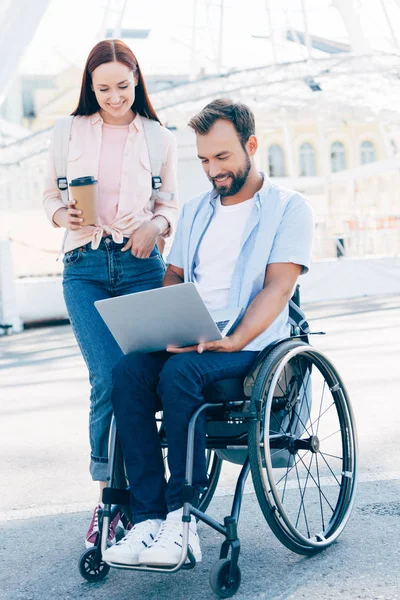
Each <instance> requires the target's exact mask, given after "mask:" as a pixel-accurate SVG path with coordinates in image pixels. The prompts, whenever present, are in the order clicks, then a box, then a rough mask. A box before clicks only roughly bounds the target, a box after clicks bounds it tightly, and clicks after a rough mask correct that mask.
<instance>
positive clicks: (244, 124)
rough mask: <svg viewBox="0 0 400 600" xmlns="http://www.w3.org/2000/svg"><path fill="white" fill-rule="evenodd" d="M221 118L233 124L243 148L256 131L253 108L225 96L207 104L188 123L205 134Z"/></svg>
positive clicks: (201, 133) (198, 131)
mask: <svg viewBox="0 0 400 600" xmlns="http://www.w3.org/2000/svg"><path fill="white" fill-rule="evenodd" d="M219 119H224V120H225V121H230V122H231V123H232V124H233V126H234V127H235V129H236V132H237V134H238V136H239V140H240V143H241V144H242V146H243V148H244V147H245V144H246V142H247V140H248V139H249V137H250V136H251V135H254V134H255V132H256V125H255V119H254V114H253V112H252V110H251V109H250V108H249V107H248V106H247V105H246V104H242V103H241V102H232V100H229V99H224V98H218V99H217V100H213V101H212V102H210V103H209V104H207V106H205V107H204V108H203V110H201V111H200V112H199V114H197V115H195V116H194V117H192V118H191V119H190V121H189V123H188V125H189V127H191V128H192V129H193V130H194V131H195V132H196V133H198V134H200V135H205V134H206V133H208V132H209V131H210V129H211V127H212V126H213V125H214V123H215V121H218V120H219Z"/></svg>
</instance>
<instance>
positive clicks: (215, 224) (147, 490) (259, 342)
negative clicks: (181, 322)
mask: <svg viewBox="0 0 400 600" xmlns="http://www.w3.org/2000/svg"><path fill="white" fill-rule="evenodd" d="M189 125H190V127H191V128H192V129H193V130H194V131H195V133H196V138H197V149H198V156H199V158H200V160H201V162H202V165H203V168H204V171H205V173H206V175H207V177H208V178H209V180H210V181H211V183H212V186H213V189H212V190H211V191H208V192H207V193H205V194H203V195H201V196H199V197H196V198H194V199H193V200H191V201H189V202H187V203H186V204H185V205H184V206H183V208H182V213H181V217H180V221H179V224H178V228H177V231H176V235H175V240H174V243H173V247H172V249H171V252H170V254H169V257H168V263H169V264H168V269H167V272H166V275H165V279H164V283H163V285H165V286H167V285H175V284H179V283H183V282H186V281H191V282H194V283H195V285H196V286H197V288H198V291H199V293H200V295H201V297H202V299H203V300H204V302H205V304H206V306H207V307H208V308H209V310H211V311H213V310H217V309H224V308H228V307H239V308H240V309H241V311H242V313H241V314H242V318H241V320H240V322H239V325H238V326H237V327H236V328H235V329H234V331H233V333H231V334H230V335H227V336H226V337H224V338H223V339H221V340H219V341H216V342H209V343H202V344H199V345H198V346H195V347H188V348H173V347H169V348H168V349H167V351H166V352H156V353H151V354H140V353H132V354H129V355H127V356H125V357H124V358H123V359H121V361H120V362H119V363H118V365H117V366H116V368H115V370H114V390H113V396H112V402H113V407H114V414H115V418H116V422H117V427H118V431H119V436H120V440H121V444H122V449H123V454H124V459H125V465H126V471H127V475H128V479H129V483H130V490H131V509H132V515H133V522H134V523H135V525H134V527H133V528H132V529H131V531H130V532H129V534H128V535H127V536H126V537H125V538H124V539H123V540H121V541H120V542H118V543H117V544H116V545H114V546H112V547H110V548H108V549H107V550H106V551H105V553H104V559H105V560H106V561H109V562H113V563H119V564H126V565H139V564H145V565H175V564H177V562H178V561H179V558H180V555H181V547H182V507H183V500H182V491H183V487H184V484H185V464H186V446H187V435H188V424H189V420H190V418H191V416H192V415H193V413H194V412H195V411H196V409H198V408H199V407H200V406H201V405H202V404H204V402H205V400H204V395H203V390H204V388H205V387H206V386H207V385H209V384H210V383H212V382H216V381H219V380H223V379H228V378H232V377H235V378H238V377H243V378H244V377H245V376H246V375H247V373H248V372H249V370H250V368H251V366H252V364H253V363H254V360H255V358H256V357H257V354H258V353H259V352H260V351H261V350H263V349H264V348H265V347H266V346H268V345H269V344H271V343H272V342H274V341H276V340H278V339H282V338H285V337H288V335H289V324H288V301H289V299H290V297H291V295H292V293H293V290H294V287H295V285H296V281H297V278H298V276H299V275H300V274H301V273H306V272H307V271H308V268H309V264H310V254H311V246H312V238H313V227H314V226H313V211H312V208H311V206H310V204H309V203H308V201H307V200H306V199H305V198H304V197H303V196H301V195H300V194H298V193H297V192H293V191H290V190H287V189H282V188H279V187H278V186H276V185H274V184H272V183H271V182H270V181H269V179H268V177H267V176H266V175H265V174H264V173H260V172H259V171H258V170H257V168H256V164H255V154H256V152H257V147H258V143H257V138H256V136H255V122H254V115H253V113H252V111H251V110H250V109H249V108H248V107H247V106H246V105H244V104H239V103H232V102H231V101H229V100H222V99H220V100H215V101H213V102H211V103H210V104H208V105H207V106H206V107H205V108H204V109H203V110H202V111H201V112H200V113H199V114H198V115H196V116H195V117H193V118H192V119H191V120H190V122H189ZM138 318H140V316H138ZM149 327H151V323H149ZM160 401H161V403H162V408H163V421H164V424H165V429H166V436H167V441H168V465H169V471H170V478H169V480H168V482H166V480H165V470H164V462H163V456H162V452H161V448H160V438H159V434H158V430H157V424H156V420H155V413H156V412H157V410H159V406H160ZM205 457H206V418H205V415H204V413H202V416H201V417H199V420H198V424H197V429H196V437H195V454H194V463H193V486H195V487H196V488H197V489H199V490H201V489H202V487H204V486H207V470H206V459H205ZM189 531H190V533H189V545H190V549H191V551H192V553H193V555H194V557H195V559H196V561H200V560H201V549H200V543H199V538H198V536H197V532H196V522H195V520H194V518H193V516H192V521H191V523H190V528H189Z"/></svg>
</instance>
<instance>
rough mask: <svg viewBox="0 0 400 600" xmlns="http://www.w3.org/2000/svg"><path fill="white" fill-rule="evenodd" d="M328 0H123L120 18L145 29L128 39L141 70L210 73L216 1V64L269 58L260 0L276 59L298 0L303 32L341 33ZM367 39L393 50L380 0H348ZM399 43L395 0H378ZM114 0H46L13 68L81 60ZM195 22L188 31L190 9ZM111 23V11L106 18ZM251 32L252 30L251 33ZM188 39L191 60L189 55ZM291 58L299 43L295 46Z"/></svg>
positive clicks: (39, 68)
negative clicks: (138, 37)
mask: <svg viewBox="0 0 400 600" xmlns="http://www.w3.org/2000/svg"><path fill="white" fill-rule="evenodd" d="M334 1H335V0H146V2H143V1H140V2H139V0H128V2H127V8H126V11H125V15H124V19H123V23H122V26H123V27H126V28H139V29H140V28H143V29H150V35H149V37H148V39H146V40H131V41H129V44H130V46H131V47H132V49H133V50H134V52H135V53H136V55H137V57H138V60H139V63H140V64H141V67H142V69H143V71H144V72H145V74H148V75H149V74H159V73H165V74H182V75H183V74H184V75H187V74H188V73H189V72H193V71H195V72H196V73H197V74H198V73H200V72H202V73H204V74H209V73H215V72H216V71H217V65H218V56H219V28H220V14H221V9H220V7H221V3H222V4H223V6H224V11H223V14H224V19H223V36H222V40H223V41H222V47H221V48H222V52H221V59H222V70H225V71H226V70H230V69H237V68H245V67H251V66H258V65H263V64H268V63H270V62H271V61H272V52H271V45H270V43H269V41H268V40H267V39H265V37H264V38H262V37H259V36H268V35H269V33H270V28H269V20H268V14H267V11H266V5H267V2H269V6H270V8H271V20H272V24H273V29H274V31H275V33H274V39H275V43H276V53H277V58H278V61H284V60H287V59H288V57H287V55H286V53H285V50H284V48H283V45H282V42H281V40H282V36H283V33H282V32H283V31H284V30H285V29H287V28H288V27H293V28H296V29H300V30H304V21H303V13H302V10H301V8H302V3H303V4H304V6H305V7H306V9H307V15H308V27H309V31H310V33H313V34H316V35H319V36H322V37H328V38H331V39H336V40H339V41H348V35H347V31H346V28H345V26H344V23H343V21H342V19H341V16H340V14H339V12H338V11H337V10H336V8H334V6H332V4H333V2H334ZM354 2H355V3H356V6H357V7H358V10H359V15H360V20H361V21H362V23H363V27H364V30H365V33H366V35H367V37H368V39H369V40H370V42H371V43H372V46H373V47H378V48H380V49H385V50H389V51H390V50H393V48H394V42H393V39H392V37H391V32H390V29H389V27H388V25H387V22H386V20H385V15H384V12H383V10H382V5H381V0H354ZM384 2H385V6H386V9H387V11H388V14H389V17H390V19H391V22H392V24H393V28H394V30H395V31H396V32H397V35H398V37H399V44H400V0H384ZM107 4H109V5H110V6H117V5H123V1H120V2H118V0H110V2H108V1H107V0H68V2H66V0H52V1H51V2H50V5H49V7H48V9H47V12H46V13H45V15H44V17H43V19H42V22H41V24H40V26H39V28H38V29H37V31H36V34H35V36H34V38H33V40H32V42H31V44H30V46H29V48H28V50H27V52H26V53H25V56H24V58H23V60H22V63H21V65H20V72H22V73H28V74H53V73H57V72H60V71H61V70H62V69H64V68H65V67H68V66H69V65H73V64H75V65H78V66H79V67H80V68H81V67H83V65H84V62H85V59H86V56H87V54H88V52H89V51H90V49H91V48H92V46H93V45H94V44H95V43H96V42H97V41H98V40H99V39H102V38H103V37H104V16H105V9H106V5H107ZM195 7H196V27H195V37H194V38H193V15H194V9H195ZM112 23H113V20H112V15H111V16H110V13H109V19H108V24H109V25H111V24H112ZM254 36H257V37H254ZM193 39H194V40H195V50H196V52H195V61H193V60H192V57H193V55H192V49H193ZM296 56H298V58H303V57H304V58H305V57H306V49H305V48H304V47H301V46H297V47H296Z"/></svg>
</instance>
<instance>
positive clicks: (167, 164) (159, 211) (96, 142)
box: [43, 113, 179, 252]
mask: <svg viewBox="0 0 400 600" xmlns="http://www.w3.org/2000/svg"><path fill="white" fill-rule="evenodd" d="M104 125H105V124H104V122H103V119H102V118H101V116H100V114H99V113H95V114H94V115H91V116H90V117H84V116H78V117H75V118H74V120H73V122H72V129H71V139H70V143H69V149H68V166H67V178H68V182H70V181H71V179H75V178H76V177H85V176H89V175H92V176H93V177H95V179H97V180H98V181H99V193H100V194H99V195H100V197H101V199H100V215H101V218H100V219H99V221H100V222H99V224H98V225H96V226H94V225H88V226H85V227H82V228H81V229H79V230H77V231H70V230H67V236H66V239H65V242H64V252H68V251H70V250H73V249H74V248H78V247H79V246H83V245H84V244H87V243H89V242H91V243H92V248H93V249H96V248H98V246H99V244H100V241H101V238H102V236H103V235H104V234H107V235H111V236H112V238H113V240H114V241H115V242H116V243H122V241H123V238H124V237H129V236H130V235H132V233H133V232H134V231H136V229H138V228H139V227H140V226H141V225H142V223H144V222H146V221H150V220H151V219H152V218H153V217H154V216H158V215H161V216H163V217H165V218H166V219H167V221H168V222H169V224H170V228H169V230H168V232H167V234H166V235H171V234H173V232H174V231H175V223H176V219H177V215H178V210H179V209H178V206H179V205H178V197H177V193H176V192H177V176H176V172H177V156H176V141H175V138H174V136H173V134H172V133H171V132H170V131H169V130H168V129H166V128H165V127H161V131H162V135H163V137H164V162H163V165H162V168H161V173H160V174H161V178H162V186H161V188H160V189H159V190H158V195H157V197H156V199H155V202H154V206H153V207H152V205H151V201H150V198H151V194H152V184H151V167H150V160H149V153H148V149H147V144H146V138H145V134H144V129H143V123H142V120H141V117H140V115H136V117H135V118H134V120H133V121H132V123H130V125H128V126H127V132H126V131H125V128H124V127H123V128H119V127H117V128H116V129H115V128H114V127H110V126H108V125H106V126H104ZM123 136H125V144H124V143H123V140H122V138H123ZM103 140H104V143H103ZM117 155H118V156H117ZM110 157H111V159H112V162H113V165H114V166H112V165H111V164H108V162H107V161H108V160H109V159H110ZM69 198H70V199H72V194H71V188H69ZM43 205H44V209H45V211H46V214H47V216H48V218H49V220H50V222H51V223H52V225H53V226H54V227H58V225H56V224H55V223H54V221H53V215H54V213H55V212H56V211H57V210H58V209H59V208H62V207H64V203H63V201H62V199H61V195H60V191H59V189H58V187H57V176H56V172H55V168H54V157H53V149H52V145H51V146H50V150H49V158H48V163H47V174H46V181H45V190H44V193H43Z"/></svg>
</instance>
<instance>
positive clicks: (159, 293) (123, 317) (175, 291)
mask: <svg viewBox="0 0 400 600" xmlns="http://www.w3.org/2000/svg"><path fill="white" fill-rule="evenodd" d="M94 305H95V307H96V308H97V310H98V311H99V313H100V315H101V317H102V319H103V320H104V322H105V324H106V325H107V327H108V328H109V330H110V332H111V333H112V335H113V337H114V338H115V340H116V342H117V343H118V345H119V347H120V348H121V350H122V351H123V352H124V353H125V354H127V353H128V352H157V351H159V350H165V349H166V347H167V346H178V347H184V346H193V345H195V344H199V343H200V342H212V341H215V340H220V339H222V338H223V337H224V336H226V335H227V334H228V333H229V332H231V331H232V329H233V328H234V327H235V325H236V324H237V322H238V320H239V316H240V309H239V308H235V309H226V310H225V309H224V310H222V311H215V312H214V311H213V312H212V313H211V312H210V311H209V310H208V309H207V307H206V305H205V304H204V302H203V300H202V299H201V296H200V294H199V292H198V291H197V288H196V286H195V285H194V283H180V284H177V285H171V286H167V287H162V288H156V289H154V290H148V291H145V292H137V293H136V294H127V295H126V296H118V297H116V298H107V299H106V300H97V301H96V302H95V303H94Z"/></svg>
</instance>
